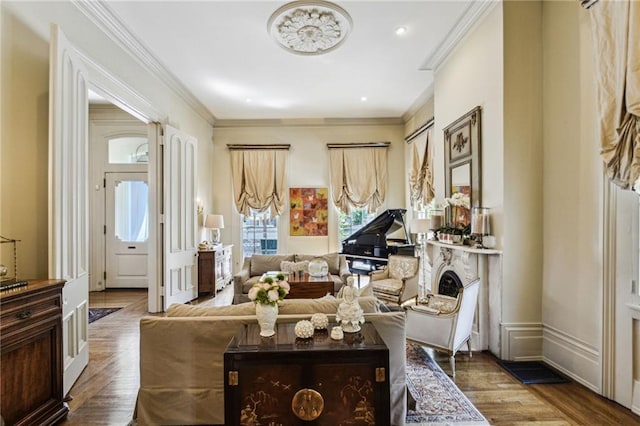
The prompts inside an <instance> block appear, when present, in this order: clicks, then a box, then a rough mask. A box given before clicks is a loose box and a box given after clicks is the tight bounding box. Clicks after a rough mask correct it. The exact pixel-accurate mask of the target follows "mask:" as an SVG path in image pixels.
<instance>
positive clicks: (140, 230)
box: [104, 172, 149, 288]
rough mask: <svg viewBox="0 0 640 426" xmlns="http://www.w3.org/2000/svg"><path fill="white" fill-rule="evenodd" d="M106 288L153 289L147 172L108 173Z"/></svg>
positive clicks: (106, 195) (106, 174) (106, 189)
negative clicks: (150, 268) (150, 266)
mask: <svg viewBox="0 0 640 426" xmlns="http://www.w3.org/2000/svg"><path fill="white" fill-rule="evenodd" d="M104 181H105V183H106V185H105V186H106V187H105V219H106V220H105V223H106V226H105V246H106V247H105V265H106V274H105V275H104V281H105V287H106V288H147V287H148V286H149V272H148V253H149V183H148V178H147V173H146V172H128V173H125V172H113V173H105V179H104Z"/></svg>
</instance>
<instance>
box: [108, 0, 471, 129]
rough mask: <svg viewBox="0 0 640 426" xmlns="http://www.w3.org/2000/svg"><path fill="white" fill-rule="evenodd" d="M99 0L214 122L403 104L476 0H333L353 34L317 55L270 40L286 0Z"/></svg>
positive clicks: (371, 111) (419, 96) (359, 111)
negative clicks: (270, 22) (398, 32)
mask: <svg viewBox="0 0 640 426" xmlns="http://www.w3.org/2000/svg"><path fill="white" fill-rule="evenodd" d="M106 3H107V6H108V7H109V8H110V9H111V11H112V12H113V13H114V15H115V16H116V17H117V19H118V20H119V21H120V22H121V23H122V24H123V25H124V26H125V27H127V28H128V30H129V31H130V32H131V33H133V35H134V36H135V38H137V40H138V41H139V42H140V43H142V44H143V45H144V46H145V47H146V48H147V49H148V50H149V52H151V54H152V55H153V56H154V57H155V58H156V59H157V60H158V61H159V62H160V63H162V64H163V65H164V67H165V68H166V69H167V70H168V71H169V72H170V73H171V74H173V75H174V76H175V77H176V78H177V79H178V80H180V81H181V83H182V84H183V85H184V86H185V87H186V88H187V89H188V91H190V92H191V93H192V94H193V95H194V96H195V97H196V98H197V99H198V100H199V101H200V102H201V103H202V104H203V105H204V106H205V107H206V108H207V109H208V110H209V111H210V112H211V114H213V116H214V117H215V118H216V119H302V118H314V119H317V118H378V117H401V116H402V115H403V114H404V113H406V112H407V111H409V110H410V109H411V108H412V106H414V105H415V104H416V102H419V101H421V100H423V99H424V97H425V95H426V94H427V93H428V92H429V91H430V90H431V86H432V82H433V72H432V71H430V70H426V69H424V68H425V67H424V65H425V63H426V61H427V60H428V59H429V58H430V57H432V55H434V53H435V52H436V51H437V49H438V48H440V49H441V48H442V45H443V44H446V43H447V35H449V36H451V33H454V32H456V27H459V26H461V25H463V23H464V22H465V19H467V20H468V15H469V13H470V12H469V11H470V10H471V9H472V8H471V7H470V6H472V3H473V1H472V0H441V1H435V0H433V1H431V0H423V1H338V2H337V3H338V4H339V5H340V6H341V7H343V8H344V9H345V10H346V11H347V12H348V13H349V14H350V15H351V17H352V19H353V29H352V32H351V34H350V35H349V37H348V38H347V40H346V41H345V42H344V43H343V45H342V46H340V47H338V48H337V49H335V50H333V51H331V52H329V53H326V54H324V55H317V56H301V55H295V54H292V53H289V52H287V51H285V50H284V49H282V48H281V47H280V46H278V45H277V44H276V42H275V41H274V40H273V39H272V38H271V37H270V35H269V33H268V30H267V22H268V20H269V17H270V16H271V14H272V13H273V12H274V11H275V10H276V9H278V8H279V7H280V6H282V5H283V4H285V3H286V2H281V1H268V0H265V1H212V0H209V1H118V0H108V1H107V2H106ZM465 16H466V18H465ZM400 26H404V27H406V29H407V31H406V33H405V34H403V35H400V36H399V35H396V33H395V30H396V28H398V27H400ZM449 38H450V37H449ZM363 97H366V101H363V100H362V98H363Z"/></svg>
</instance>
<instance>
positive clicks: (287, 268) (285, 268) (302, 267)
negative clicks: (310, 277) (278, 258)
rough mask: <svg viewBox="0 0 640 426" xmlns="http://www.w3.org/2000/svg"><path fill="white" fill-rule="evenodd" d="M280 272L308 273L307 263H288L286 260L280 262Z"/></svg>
mask: <svg viewBox="0 0 640 426" xmlns="http://www.w3.org/2000/svg"><path fill="white" fill-rule="evenodd" d="M280 270H281V271H282V272H298V271H302V272H309V261H308V260H305V261H302V262H290V261H288V260H283V261H282V262H280Z"/></svg>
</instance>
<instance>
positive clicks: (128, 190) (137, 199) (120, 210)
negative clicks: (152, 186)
mask: <svg viewBox="0 0 640 426" xmlns="http://www.w3.org/2000/svg"><path fill="white" fill-rule="evenodd" d="M148 193H149V186H148V185H147V182H143V181H139V180H124V181H120V182H118V183H117V184H116V188H115V203H114V209H115V235H116V238H118V239H119V240H120V241H131V242H142V241H146V240H147V238H149V220H148V218H149V203H148V201H149V196H148Z"/></svg>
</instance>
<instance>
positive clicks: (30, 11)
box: [0, 1, 213, 278]
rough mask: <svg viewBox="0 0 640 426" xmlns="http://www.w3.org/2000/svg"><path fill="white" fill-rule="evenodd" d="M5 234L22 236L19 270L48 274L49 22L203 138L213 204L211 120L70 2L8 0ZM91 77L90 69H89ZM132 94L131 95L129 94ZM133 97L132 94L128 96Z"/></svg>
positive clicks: (0, 218)
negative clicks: (209, 121) (11, 0)
mask: <svg viewBox="0 0 640 426" xmlns="http://www.w3.org/2000/svg"><path fill="white" fill-rule="evenodd" d="M0 13H1V19H2V28H1V29H0V31H1V33H0V39H1V40H2V41H1V43H2V44H1V47H2V51H1V52H0V55H1V56H0V59H1V63H2V68H1V71H2V75H1V76H0V87H1V89H2V94H1V96H2V99H1V100H2V112H1V115H0V117H1V120H2V121H1V123H0V127H1V131H0V132H1V133H0V135H1V137H2V140H1V141H0V146H1V148H0V149H1V151H0V153H1V156H0V157H1V158H0V166H1V171H0V176H1V179H2V180H1V182H0V235H3V236H7V237H12V238H17V239H20V240H22V241H21V243H20V244H19V248H18V250H19V263H20V266H19V269H20V271H19V274H20V275H21V276H23V277H28V278H43V277H46V276H47V271H48V266H47V262H48V260H47V258H48V252H47V238H48V236H47V233H48V186H47V185H48V183H47V182H48V102H49V99H48V91H49V42H48V39H49V24H50V23H52V22H55V23H58V24H59V26H60V27H61V29H62V30H63V32H65V34H66V35H67V38H68V39H69V40H70V41H71V42H72V43H73V44H74V45H76V47H78V49H79V50H80V51H81V52H83V53H84V54H85V55H87V56H88V57H90V58H91V59H92V60H93V61H95V62H96V63H98V64H100V65H101V66H102V67H103V68H104V69H106V70H107V71H108V72H109V73H110V74H111V75H113V76H115V77H117V79H119V80H121V81H123V82H126V84H127V85H128V86H129V87H130V88H131V89H133V90H134V91H135V93H137V95H139V98H137V99H138V100H140V99H142V100H146V101H147V102H148V104H149V105H151V106H153V108H155V109H156V110H157V111H158V113H159V117H154V118H155V119H158V120H161V121H166V122H167V123H169V124H172V125H173V126H174V127H178V128H179V129H181V130H183V131H185V132H187V133H189V134H191V135H193V136H194V137H196V138H197V139H198V141H199V146H198V149H199V155H198V169H199V171H200V173H199V175H198V185H199V188H200V190H201V191H202V194H203V197H204V200H203V201H204V203H205V204H209V203H210V198H211V196H212V194H213V187H212V185H211V182H212V178H211V173H212V172H211V155H212V150H213V147H212V141H211V134H212V127H211V125H210V124H209V123H208V122H207V121H206V120H205V119H204V118H203V117H201V116H200V115H198V114H197V113H196V112H195V111H194V110H193V109H192V108H191V107H189V106H188V105H187V104H186V102H185V101H184V100H183V99H182V98H180V97H178V96H177V95H176V94H175V92H173V91H172V90H170V89H169V88H168V87H167V86H166V85H165V84H164V83H162V82H161V81H160V80H159V79H157V78H155V77H154V76H152V75H150V74H149V73H148V72H147V71H146V70H145V69H144V68H143V67H142V66H141V65H140V64H139V63H138V62H137V61H136V60H135V59H133V58H132V57H131V56H130V55H129V54H128V53H125V52H124V51H123V50H122V49H121V48H120V47H119V46H118V45H117V44H116V43H115V42H114V41H113V40H111V39H110V38H109V37H108V36H107V35H106V34H105V33H103V32H102V31H101V30H99V29H98V28H96V27H95V26H94V25H93V24H92V22H91V21H90V20H89V19H88V18H86V16H85V15H83V14H82V13H81V12H80V11H78V9H77V8H76V7H75V6H74V5H73V4H72V3H71V2H6V1H5V2H2V3H1V4H0ZM90 79H91V76H90ZM128 96H130V97H131V96H132V95H131V94H129V95H128ZM122 99H123V100H127V97H126V95H125V96H124V97H123V98H122Z"/></svg>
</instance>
